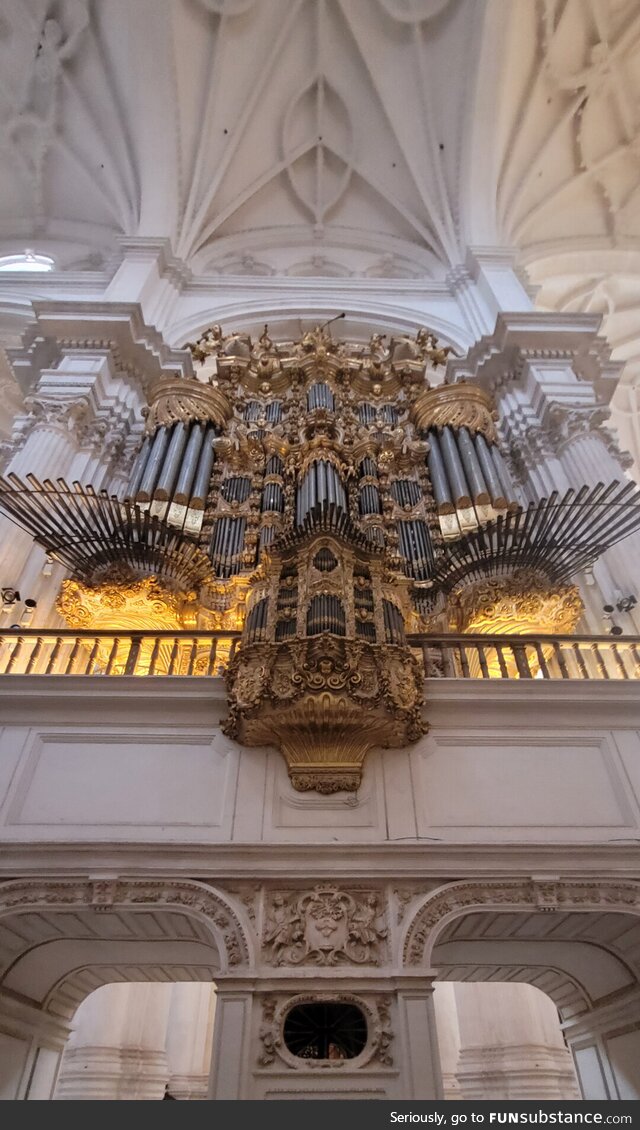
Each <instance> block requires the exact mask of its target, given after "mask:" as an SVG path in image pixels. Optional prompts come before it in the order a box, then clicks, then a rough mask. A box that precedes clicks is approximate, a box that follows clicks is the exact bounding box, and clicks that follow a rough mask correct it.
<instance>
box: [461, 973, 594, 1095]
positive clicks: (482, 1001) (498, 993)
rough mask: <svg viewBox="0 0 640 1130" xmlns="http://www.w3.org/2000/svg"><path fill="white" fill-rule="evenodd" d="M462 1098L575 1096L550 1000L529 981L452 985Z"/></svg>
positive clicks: (564, 1049)
mask: <svg viewBox="0 0 640 1130" xmlns="http://www.w3.org/2000/svg"><path fill="white" fill-rule="evenodd" d="M455 1000H456V1007H457V1012H458V1024H459V1032H460V1058H459V1062H458V1071H457V1075H458V1082H459V1085H460V1093H461V1097H462V1098H464V1099H490V1098H491V1099H500V1098H502V1099H571V1098H578V1089H577V1084H576V1079H575V1075H574V1071H573V1066H572V1063H571V1056H570V1054H569V1052H568V1051H567V1049H566V1047H565V1044H564V1041H563V1038H562V1032H561V1028H560V1021H559V1018H558V1013H557V1010H556V1007H555V1005H554V1003H553V1001H552V1000H551V999H550V998H549V997H547V996H545V995H544V993H541V992H540V990H539V989H535V988H534V987H533V986H532V985H511V984H494V983H492V984H483V983H477V984H460V983H456V985H455Z"/></svg>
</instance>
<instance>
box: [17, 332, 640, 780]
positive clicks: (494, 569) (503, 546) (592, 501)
mask: <svg viewBox="0 0 640 1130" xmlns="http://www.w3.org/2000/svg"><path fill="white" fill-rule="evenodd" d="M190 348H191V352H192V357H193V361H194V376H192V377H190V378H177V377H176V378H164V379H163V380H161V381H160V382H158V383H157V384H156V385H155V387H152V389H151V391H150V395H149V404H148V408H147V410H146V419H145V422H144V431H143V434H142V435H141V439H140V446H139V451H138V454H137V458H136V459H135V463H134V466H133V469H132V471H131V476H130V480H129V484H128V487H127V490H126V491H125V493H124V496H123V497H116V496H115V495H113V496H112V495H110V494H109V493H108V491H94V490H93V488H92V487H91V485H90V484H87V485H82V484H79V483H74V484H72V485H71V486H69V485H67V484H66V483H64V482H63V481H62V480H56V482H55V483H52V482H50V481H48V480H46V481H45V482H44V483H40V482H38V481H37V480H36V479H34V478H33V476H29V477H28V480H27V482H22V481H21V480H20V479H18V478H16V477H15V476H13V475H11V476H8V477H7V478H6V479H0V508H2V509H3V510H4V511H5V512H6V513H7V514H9V515H10V516H11V517H12V518H13V519H14V520H15V521H16V522H17V523H18V524H19V525H21V526H22V527H23V528H25V529H27V530H29V531H30V532H31V533H32V534H33V536H34V537H35V538H36V539H37V541H38V542H39V544H40V545H42V546H44V547H45V549H46V550H47V551H48V552H49V553H50V554H51V555H52V556H53V557H54V558H55V559H57V560H58V561H60V562H62V563H63V564H64V565H65V566H66V568H67V569H68V570H69V572H70V574H71V580H70V581H69V582H65V584H67V586H68V585H69V584H71V585H73V586H74V588H73V601H74V602H75V604H74V607H76V606H77V605H78V602H80V603H81V602H82V600H83V599H86V605H87V608H89V607H95V605H96V593H98V592H99V591H100V590H101V589H104V587H105V586H109V588H110V591H116V590H117V592H118V593H119V599H118V601H116V602H112V603H113V606H114V607H115V605H116V604H117V606H118V608H119V610H120V611H119V613H118V616H119V620H118V624H117V625H115V624H114V626H118V627H121V628H123V629H124V628H127V627H128V626H130V625H129V624H128V621H127V607H128V605H127V599H128V598H127V593H129V594H131V593H133V592H134V590H135V594H136V595H135V607H136V612H135V617H136V618H134V616H133V612H132V613H131V625H133V624H134V619H135V623H136V624H138V625H139V623H140V602H141V600H142V597H141V595H140V594H141V593H142V592H143V591H144V592H146V591H147V589H144V586H143V589H140V583H141V581H143V580H144V579H145V578H147V579H148V578H150V577H152V578H153V585H152V586H151V588H150V589H149V591H153V593H154V600H155V605H154V607H155V608H156V611H157V610H158V609H160V608H161V607H162V600H160V599H159V598H158V592H160V591H162V590H164V591H165V593H166V594H167V601H166V602H165V603H166V606H167V607H169V605H170V607H171V625H172V626H175V624H176V623H177V624H183V625H186V624H187V623H189V624H191V625H192V626H194V625H195V624H197V626H198V627H202V628H209V629H222V630H224V629H225V628H226V629H228V628H230V627H243V639H242V644H241V647H240V648H239V649H238V651H237V653H236V655H235V657H234V659H233V660H232V662H231V664H230V665H229V668H228V672H227V681H228V692H229V719H228V722H227V730H228V733H229V734H230V735H232V736H233V737H235V738H236V739H237V740H239V741H243V742H247V743H250V744H267V745H272V744H274V743H275V744H277V745H279V747H280V748H281V750H282V752H283V753H284V755H285V757H286V759H287V763H288V766H289V772H290V775H291V779H292V781H293V782H294V784H295V785H296V787H297V788H300V789H309V788H313V789H320V790H321V791H332V790H334V789H354V788H357V786H358V783H359V781H360V776H361V772H362V762H363V758H364V756H365V753H366V751H367V749H368V748H369V747H370V746H371V745H372V744H373V743H374V742H375V744H376V745H385V744H386V745H403V744H405V743H406V742H409V741H413V740H415V738H417V737H418V736H419V735H420V734H421V733H422V732H424V722H423V720H422V689H421V678H420V677H419V674H418V669H417V667H416V665H415V661H414V657H413V654H412V652H411V647H410V643H411V636H412V635H414V634H416V633H425V632H428V631H429V630H438V631H442V630H445V631H446V630H448V629H450V628H454V629H455V630H456V631H474V632H478V631H481V632H491V631H494V632H495V631H496V630H498V629H499V630H500V631H509V632H512V633H513V632H518V631H521V632H523V631H536V632H544V631H545V630H546V631H569V630H573V628H574V627H575V625H576V623H577V620H578V618H579V616H580V612H581V605H580V601H579V597H578V594H577V590H576V589H575V587H574V586H573V584H572V583H571V582H572V577H573V576H574V575H575V574H576V573H577V572H578V571H579V570H580V569H583V568H584V567H585V566H587V565H589V564H591V563H592V562H593V561H594V560H595V559H596V558H597V557H598V555H599V554H600V553H602V552H603V550H604V549H605V548H607V547H608V546H609V545H611V544H613V543H614V542H616V541H618V540H620V538H622V537H624V536H626V535H627V534H629V533H631V532H633V531H634V530H636V529H638V528H639V527H640V504H639V499H638V495H637V493H636V492H635V490H634V488H633V487H632V486H631V485H630V484H627V485H623V486H620V485H618V484H611V485H608V486H605V485H603V484H596V485H594V486H593V487H588V486H585V487H584V489H583V490H581V491H579V492H577V493H575V492H571V491H570V492H568V493H567V494H566V495H565V496H564V498H561V499H558V498H557V497H555V496H552V497H551V498H550V499H540V500H535V499H534V500H523V499H519V498H518V497H517V495H516V491H515V489H514V486H513V484H512V482H511V478H510V474H509V469H508V465H507V462H506V460H505V458H504V455H503V453H502V451H501V448H500V434H499V427H498V420H497V416H496V412H495V410H494V407H493V404H492V402H491V399H490V397H489V396H488V394H487V392H486V391H485V390H484V389H483V388H481V387H479V386H477V385H472V384H468V383H456V384H448V383H446V381H443V380H442V364H443V362H445V361H446V353H447V350H443V349H440V348H438V345H437V342H436V339H435V338H434V336H433V335H432V334H430V333H429V332H428V331H427V330H425V329H420V330H419V331H418V333H417V334H416V335H415V337H410V336H406V335H396V336H394V337H392V338H391V339H390V340H388V341H387V340H386V339H385V338H383V337H382V336H381V335H380V334H374V335H373V336H372V338H371V340H370V341H369V342H368V343H366V344H365V343H355V342H351V343H349V342H336V341H334V340H333V339H332V338H331V335H330V334H329V332H328V331H327V330H326V329H325V328H316V329H313V330H309V331H307V332H306V333H305V334H304V335H303V337H302V338H301V340H300V341H286V342H279V343H274V342H273V341H272V340H271V338H270V337H269V334H268V330H267V327H265V331H264V333H263V334H262V336H261V337H260V338H259V340H258V341H257V342H253V341H252V340H251V339H250V338H249V336H248V335H246V334H243V333H231V334H224V333H223V332H222V330H221V329H220V327H219V326H214V327H212V329H210V330H209V331H207V333H206V334H205V335H204V337H203V338H201V339H200V341H198V342H197V343H196V344H195V345H193V346H191V347H190ZM65 591H66V593H67V596H66V597H65V595H64V593H63V595H62V598H61V602H60V606H59V607H60V609H61V611H62V612H63V613H64V614H65V615H66V614H67V613H66V610H68V608H69V607H70V603H69V592H70V591H71V590H69V589H68V588H67V590H65ZM83 593H84V594H85V596H84V597H83ZM181 610H182V611H181ZM149 615H151V612H150V613H149ZM158 615H160V613H158ZM181 617H182V619H181ZM187 617H188V619H187ZM162 626H167V625H164V624H163V623H162V622H159V623H158V627H162Z"/></svg>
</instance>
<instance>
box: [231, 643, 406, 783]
mask: <svg viewBox="0 0 640 1130" xmlns="http://www.w3.org/2000/svg"><path fill="white" fill-rule="evenodd" d="M227 689H228V699H229V707H230V709H229V718H228V719H227V721H226V723H225V725H224V727H223V728H224V731H225V733H226V734H228V735H229V737H231V738H235V739H236V740H238V741H241V742H242V743H243V744H245V745H250V746H265V745H277V746H278V747H279V748H280V749H281V751H282V753H283V755H284V757H285V760H286V762H287V767H288V770H289V776H290V778H291V782H292V784H293V786H294V788H296V789H298V790H300V791H302V792H306V791H308V790H309V789H315V790H317V791H318V792H321V793H333V792H338V791H340V790H345V791H347V792H353V791H355V790H356V789H357V788H358V787H359V785H360V781H361V777H362V765H363V761H364V758H365V755H366V753H367V752H368V750H370V749H372V748H373V747H374V746H378V747H379V746H382V747H384V748H388V747H402V746H405V745H407V744H408V743H409V742H414V741H417V739H418V738H420V737H421V736H422V735H423V734H424V733H425V732H426V730H427V726H426V724H425V722H424V721H423V719H422V710H421V708H422V704H423V693H422V674H421V672H420V669H419V667H418V664H417V662H416V660H415V658H414V657H413V655H412V654H411V652H410V651H409V650H408V648H405V647H401V646H393V645H387V644H385V645H380V644H370V643H367V642H365V641H363V640H350V639H341V638H339V637H336V636H332V635H329V634H324V635H321V636H315V637H312V638H310V639H292V640H291V641H290V642H288V643H255V644H248V645H246V646H243V647H242V648H241V649H240V650H239V652H237V653H236V655H235V657H234V659H233V660H232V662H231V664H230V665H229V669H228V671H227Z"/></svg>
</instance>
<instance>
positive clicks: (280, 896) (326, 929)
mask: <svg viewBox="0 0 640 1130" xmlns="http://www.w3.org/2000/svg"><path fill="white" fill-rule="evenodd" d="M387 933H388V931H387V925H386V921H385V916H384V912H383V910H382V908H381V905H380V896H379V895H377V894H376V893H375V892H373V891H358V892H357V893H355V892H354V893H353V894H350V893H349V892H348V891H343V890H341V889H340V888H339V887H336V886H333V885H331V884H318V885H317V886H315V887H314V888H313V890H312V891H308V892H305V893H304V894H293V895H287V894H284V893H275V894H273V895H272V897H271V902H270V905H269V909H268V913H267V917H266V923H265V928H264V933H263V938H262V945H263V951H264V953H265V956H266V959H267V961H268V962H269V964H271V965H322V966H326V965H341V964H347V965H377V964H379V963H380V962H381V961H382V960H383V959H384V956H385V954H386V938H387Z"/></svg>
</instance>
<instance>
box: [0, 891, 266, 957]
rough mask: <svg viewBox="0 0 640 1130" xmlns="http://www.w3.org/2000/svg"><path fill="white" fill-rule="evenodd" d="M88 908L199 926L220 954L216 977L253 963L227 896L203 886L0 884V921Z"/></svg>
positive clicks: (250, 948)
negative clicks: (176, 918)
mask: <svg viewBox="0 0 640 1130" xmlns="http://www.w3.org/2000/svg"><path fill="white" fill-rule="evenodd" d="M70 908H71V909H72V908H76V909H80V908H90V909H92V910H94V911H95V912H96V913H105V912H108V911H110V910H112V909H115V908H126V909H127V910H129V911H135V910H136V909H145V910H149V909H150V908H156V909H158V910H162V911H164V912H170V911H171V910H172V909H174V910H176V911H178V910H179V911H180V913H182V914H186V915H191V916H193V917H194V918H197V919H199V920H200V921H201V922H203V923H204V924H205V925H206V927H207V929H208V930H209V931H210V933H211V935H212V939H213V941H214V943H215V945H216V948H217V950H218V953H219V957H220V963H221V971H220V975H221V976H224V974H225V973H226V972H228V971H234V972H236V973H238V972H239V971H241V970H244V971H245V972H246V971H248V970H250V969H251V968H253V966H254V964H255V954H254V947H253V943H252V941H251V931H250V930H249V928H248V926H247V923H246V922H244V921H243V916H242V912H241V911H240V910H239V909H238V908H237V907H236V906H235V905H234V904H233V903H232V901H231V900H230V898H229V897H228V895H226V894H224V893H223V892H222V891H219V890H217V889H216V888H215V887H212V886H209V885H208V884H206V883H200V882H195V881H193V880H188V879H164V880H162V879H143V878H138V879H136V878H123V877H118V878H107V877H105V878H89V879H78V878H76V879H72V878H49V879H16V880H12V881H9V882H5V883H2V884H0V918H7V917H10V916H11V915H15V914H24V913H26V912H28V911H32V910H46V911H47V912H51V911H56V910H66V911H68V910H69V909H70Z"/></svg>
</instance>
